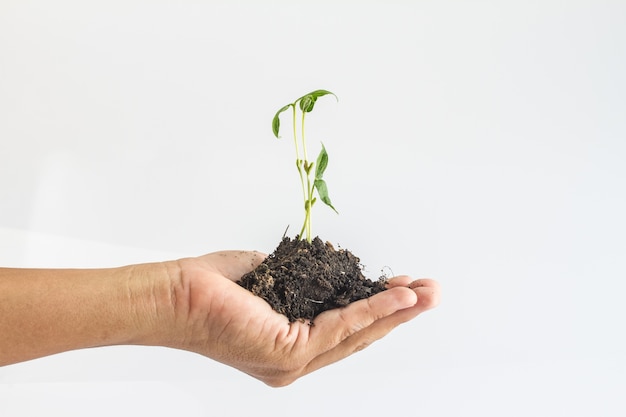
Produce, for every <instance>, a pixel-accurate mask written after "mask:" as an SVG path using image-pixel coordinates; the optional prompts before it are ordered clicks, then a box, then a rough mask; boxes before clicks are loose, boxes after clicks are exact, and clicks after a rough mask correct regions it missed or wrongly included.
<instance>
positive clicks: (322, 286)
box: [239, 237, 385, 322]
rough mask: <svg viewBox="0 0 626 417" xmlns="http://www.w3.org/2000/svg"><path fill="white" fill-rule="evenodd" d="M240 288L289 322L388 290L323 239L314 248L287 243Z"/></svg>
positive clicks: (295, 241)
mask: <svg viewBox="0 0 626 417" xmlns="http://www.w3.org/2000/svg"><path fill="white" fill-rule="evenodd" d="M239 284H240V285H241V286H242V287H244V288H246V289H248V290H249V291H251V292H252V293H253V294H255V295H258V296H259V297H261V298H263V299H264V300H266V301H267V302H268V303H269V304H270V305H271V306H272V308H273V309H274V310H276V311H277V312H279V313H281V314H284V315H285V316H287V318H288V319H289V322H294V321H296V320H312V319H313V318H314V317H315V316H317V315H318V314H320V313H321V312H323V311H326V310H330V309H333V308H337V307H342V306H345V305H348V304H349V303H351V302H353V301H357V300H361V299H363V298H367V297H370V296H372V295H374V294H377V293H379V292H381V291H384V290H385V280H384V279H383V278H381V279H379V280H377V281H372V280H370V279H368V278H366V277H365V276H363V273H362V268H361V264H360V261H359V258H357V257H356V256H354V255H353V254H352V253H351V252H350V251H348V250H345V249H339V250H335V249H334V248H333V246H332V245H331V244H330V243H323V242H322V241H321V240H320V239H319V238H318V237H316V238H315V239H314V240H313V242H311V243H308V242H307V241H305V240H298V239H297V238H296V239H293V240H292V239H290V238H288V237H285V238H283V240H282V242H281V243H280V244H279V245H278V247H277V248H276V250H275V251H274V253H272V254H271V255H269V256H268V257H267V258H266V259H265V261H263V263H262V264H261V265H259V266H258V267H257V268H256V269H255V270H254V271H252V272H250V273H248V274H246V275H244V276H243V277H242V278H241V280H240V281H239Z"/></svg>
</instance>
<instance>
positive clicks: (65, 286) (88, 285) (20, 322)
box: [0, 264, 173, 366]
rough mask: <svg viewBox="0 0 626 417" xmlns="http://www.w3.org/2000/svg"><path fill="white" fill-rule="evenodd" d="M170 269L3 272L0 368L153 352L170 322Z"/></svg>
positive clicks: (164, 266) (151, 266) (157, 266)
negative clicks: (125, 349)
mask: <svg viewBox="0 0 626 417" xmlns="http://www.w3.org/2000/svg"><path fill="white" fill-rule="evenodd" d="M169 267H170V266H169V265H168V264H143V265H134V266H127V267H121V268H112V269H51V270H47V269H7V268H0V366H2V365H7V364H11V363H15V362H21V361H25V360H29V359H34V358H38V357H42V356H46V355H51V354H54V353H59V352H64V351H68V350H73V349H80V348H87V347H96V346H109V345H118V344H157V343H158V339H159V337H160V332H161V331H162V329H163V328H164V326H167V324H168V323H169V322H170V321H171V320H173V311H172V301H171V300H172V294H171V285H170V284H169V282H170V273H171V271H170V270H169Z"/></svg>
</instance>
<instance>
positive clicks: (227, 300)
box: [171, 251, 440, 387]
mask: <svg viewBox="0 0 626 417" xmlns="http://www.w3.org/2000/svg"><path fill="white" fill-rule="evenodd" d="M264 257H265V255H263V254H261V253H258V252H243V251H225V252H216V253H212V254H209V255H205V256H201V257H198V258H188V259H182V260H180V261H178V262H177V263H178V268H179V269H178V273H176V274H174V275H173V277H174V283H175V286H174V288H175V289H174V298H175V303H174V304H175V317H176V325H175V331H176V336H175V337H174V338H173V339H172V342H171V345H172V347H176V348H180V349H185V350H188V351H193V352H197V353H200V354H202V355H205V356H207V357H210V358H212V359H215V360H217V361H219V362H222V363H224V364H227V365H230V366H232V367H234V368H237V369H239V370H241V371H243V372H245V373H247V374H249V375H251V376H253V377H255V378H257V379H259V380H261V381H263V382H264V383H266V384H268V385H270V386H274V387H278V386H284V385H288V384H290V383H292V382H293V381H295V380H296V379H298V378H299V377H301V376H303V375H306V374H308V373H310V372H313V371H315V370H317V369H319V368H322V367H324V366H326V365H329V364H331V363H333V362H336V361H338V360H340V359H343V358H345V357H347V356H349V355H351V354H352V353H354V352H357V351H359V350H361V349H363V348H365V347H367V346H368V345H369V344H371V343H372V342H374V341H376V340H378V339H380V338H382V337H383V336H385V335H386V334H387V333H389V332H390V331H391V330H392V329H393V328H395V327H396V326H398V325H399V324H401V323H404V322H406V321H409V320H411V319H413V318H415V317H416V316H417V315H418V314H420V313H422V312H424V311H426V310H429V309H431V308H433V307H435V306H436V305H437V304H438V302H439V291H440V290H439V285H438V284H437V283H436V282H435V281H433V280H429V279H421V280H416V281H411V279H410V278H409V277H407V276H400V277H395V278H392V279H391V280H390V281H389V289H388V290H387V291H384V292H382V293H380V294H377V295H375V296H373V297H371V298H369V299H365V300H360V301H357V302H354V303H352V304H350V305H348V306H346V307H344V308H339V309H334V310H329V311H326V312H324V313H322V314H320V315H319V316H317V317H316V318H315V324H314V325H313V326H311V325H309V324H308V323H303V322H294V323H291V324H289V322H288V320H287V318H286V317H285V316H283V315H281V314H279V313H277V312H275V311H274V310H273V309H272V308H271V307H270V305H269V304H267V303H266V302H265V301H264V300H263V299H261V298H259V297H257V296H254V295H253V294H252V293H250V292H249V291H247V290H246V289H244V288H242V287H240V286H239V285H237V284H236V282H235V281H237V280H238V279H239V278H241V276H242V275H244V274H245V273H247V272H249V271H251V270H252V269H254V268H255V267H256V266H257V265H258V264H260V263H261V262H262V261H263V259H264Z"/></svg>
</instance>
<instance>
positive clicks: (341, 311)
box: [310, 287, 418, 354]
mask: <svg viewBox="0 0 626 417" xmlns="http://www.w3.org/2000/svg"><path fill="white" fill-rule="evenodd" d="M417 301H418V300H417V297H416V293H415V291H413V290H410V289H408V288H405V287H396V288H391V289H389V290H387V291H383V292H381V293H379V294H376V295H374V296H372V297H370V298H366V299H364V300H360V301H356V302H354V303H351V304H349V305H348V306H346V307H343V308H337V309H333V310H329V311H326V312H324V313H322V314H320V315H319V316H318V317H317V318H316V319H315V325H314V327H313V328H312V329H311V335H310V337H311V341H314V342H315V343H316V345H315V346H314V349H313V351H314V352H318V354H320V353H322V352H325V351H328V350H330V349H333V348H334V347H335V346H337V345H339V344H340V343H341V342H343V341H344V340H345V339H347V338H348V337H350V336H352V335H353V334H355V333H357V332H359V331H361V330H363V329H365V328H367V327H368V326H370V325H371V324H372V323H374V322H375V321H377V320H380V319H381V318H383V317H386V316H389V315H391V314H393V313H395V312H396V311H398V310H403V309H406V308H409V307H412V306H414V305H415V304H416V302H417Z"/></svg>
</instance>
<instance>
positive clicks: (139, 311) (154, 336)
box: [125, 261, 181, 346]
mask: <svg viewBox="0 0 626 417" xmlns="http://www.w3.org/2000/svg"><path fill="white" fill-rule="evenodd" d="M125 268H126V277H127V278H126V285H127V288H128V294H129V296H128V309H129V310H128V311H129V312H130V316H131V317H132V318H133V322H134V323H135V326H134V329H133V333H132V335H131V338H130V340H128V342H127V343H129V344H136V345H148V346H171V345H172V344H173V343H174V341H175V340H176V334H175V329H176V327H177V326H176V322H177V320H176V317H177V312H176V304H177V303H176V299H177V295H176V294H177V292H178V291H179V290H178V286H179V284H178V283H179V282H180V274H181V272H180V268H179V267H178V262H176V261H168V262H157V263H149V264H140V265H130V266H128V267H125Z"/></svg>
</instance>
